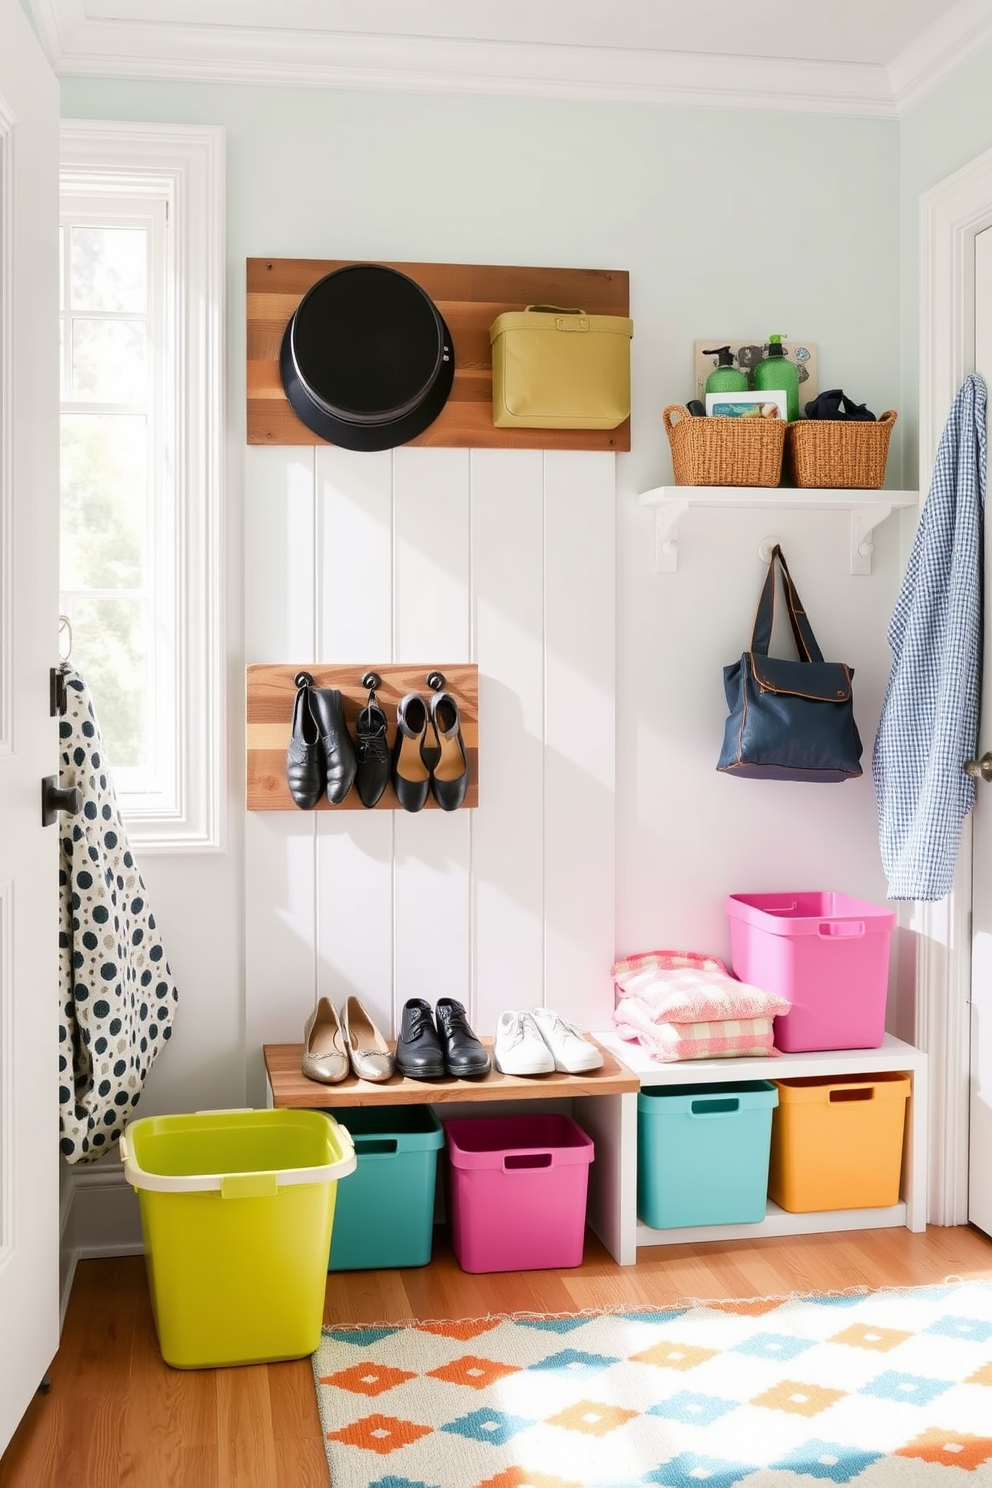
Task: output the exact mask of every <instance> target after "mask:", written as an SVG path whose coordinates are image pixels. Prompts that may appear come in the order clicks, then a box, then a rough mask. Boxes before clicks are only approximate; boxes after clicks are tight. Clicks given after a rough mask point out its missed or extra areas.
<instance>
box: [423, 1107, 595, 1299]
mask: <svg viewBox="0 0 992 1488" xmlns="http://www.w3.org/2000/svg"><path fill="white" fill-rule="evenodd" d="M444 1133H445V1143H446V1146H447V1149H448V1160H449V1179H450V1186H449V1200H450V1210H451V1241H452V1245H453V1247H454V1251H455V1255H456V1256H457V1258H458V1264H459V1265H460V1266H461V1268H462V1270H463V1271H472V1272H477V1271H542V1270H549V1269H554V1270H558V1269H561V1268H564V1267H567V1266H581V1264H582V1248H583V1244H584V1242H585V1229H586V1195H587V1191H588V1186H589V1164H590V1163H591V1162H592V1160H593V1144H592V1140H591V1138H589V1137H587V1136H586V1134H585V1132H584V1131H583V1130H582V1129H581V1127H578V1126H576V1124H575V1122H574V1121H572V1120H570V1119H569V1117H567V1116H557V1115H553V1114H540V1115H536V1116H476V1117H469V1118H466V1119H465V1120H454V1121H446V1122H445V1123H444Z"/></svg>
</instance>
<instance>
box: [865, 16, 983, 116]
mask: <svg viewBox="0 0 992 1488" xmlns="http://www.w3.org/2000/svg"><path fill="white" fill-rule="evenodd" d="M990 44H992V0H959V3H958V4H957V5H955V6H953V7H952V8H951V9H950V10H949V11H947V12H946V14H945V15H943V16H941V18H940V20H939V21H936V22H935V23H934V24H933V25H932V26H928V27H927V29H926V30H925V31H924V32H923V33H922V34H921V35H920V36H918V37H917V39H916V40H915V41H914V42H912V43H911V44H910V45H909V46H908V47H905V48H904V50H903V51H901V52H900V53H899V55H898V57H896V58H895V60H894V61H893V62H892V63H891V64H890V66H889V68H888V74H889V82H890V86H891V91H892V100H893V103H894V105H895V109H896V113H897V115H898V116H899V117H900V118H902V117H903V116H904V115H905V114H908V113H909V111H910V110H911V109H913V108H915V107H916V105H917V104H918V103H919V102H921V100H922V99H924V98H925V97H926V96H927V94H928V93H932V92H933V90H934V89H935V88H938V87H939V86H940V84H941V83H943V82H946V81H947V79H948V78H949V77H951V76H953V74H954V73H955V72H957V70H958V68H959V67H962V66H963V65H964V64H965V63H966V62H967V61H968V60H969V59H970V58H971V57H973V56H974V55H975V54H976V53H977V52H980V51H982V50H983V49H984V48H985V47H987V46H989V45H990Z"/></svg>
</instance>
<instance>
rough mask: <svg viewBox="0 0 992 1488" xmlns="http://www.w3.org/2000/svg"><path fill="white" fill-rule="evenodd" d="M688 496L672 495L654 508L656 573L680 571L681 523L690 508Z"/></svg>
mask: <svg viewBox="0 0 992 1488" xmlns="http://www.w3.org/2000/svg"><path fill="white" fill-rule="evenodd" d="M689 506H690V502H689V500H688V499H687V498H684V497H678V496H671V497H669V498H668V499H667V500H665V501H660V502H659V503H658V505H657V506H656V507H655V509H654V567H655V572H656V573H678V571H679V541H678V530H679V523H680V522H681V520H682V518H683V517H684V516H685V514H686V512H687V511H688V510H689Z"/></svg>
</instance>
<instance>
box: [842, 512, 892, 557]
mask: <svg viewBox="0 0 992 1488" xmlns="http://www.w3.org/2000/svg"><path fill="white" fill-rule="evenodd" d="M891 511H892V507H891V505H888V504H886V503H883V502H879V503H878V504H877V505H875V506H858V507H852V508H851V572H852V574H870V573H871V555H872V553H874V551H875V544H874V543H873V542H872V540H871V535H872V533H873V532H874V530H875V528H876V527H878V526H880V524H881V523H882V522H884V521H885V519H886V517H887V516H889V515H890V514H891Z"/></svg>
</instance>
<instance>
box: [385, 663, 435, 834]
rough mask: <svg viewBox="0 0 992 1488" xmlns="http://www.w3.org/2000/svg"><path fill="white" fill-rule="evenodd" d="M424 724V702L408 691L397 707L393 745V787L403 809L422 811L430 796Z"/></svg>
mask: <svg viewBox="0 0 992 1488" xmlns="http://www.w3.org/2000/svg"><path fill="white" fill-rule="evenodd" d="M427 723H428V718H427V704H426V703H425V702H424V700H423V698H422V697H420V696H419V694H417V693H416V692H408V693H407V695H406V697H404V698H403V699H402V700H401V701H400V703H399V706H398V707H397V709H396V742H395V743H394V745H393V789H394V790H395V792H396V799H397V800H398V801H399V803H400V805H401V806H402V807H403V810H404V811H421V810H422V809H423V807H424V806H425V805H426V804H427V797H428V796H429V795H430V789H431V772H430V766H429V764H428V762H427V760H425V759H424V741H425V739H426V737H427Z"/></svg>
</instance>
